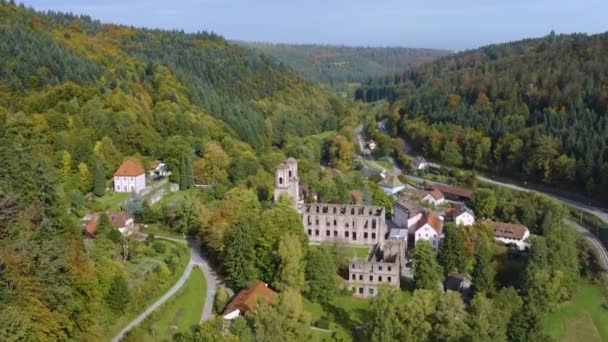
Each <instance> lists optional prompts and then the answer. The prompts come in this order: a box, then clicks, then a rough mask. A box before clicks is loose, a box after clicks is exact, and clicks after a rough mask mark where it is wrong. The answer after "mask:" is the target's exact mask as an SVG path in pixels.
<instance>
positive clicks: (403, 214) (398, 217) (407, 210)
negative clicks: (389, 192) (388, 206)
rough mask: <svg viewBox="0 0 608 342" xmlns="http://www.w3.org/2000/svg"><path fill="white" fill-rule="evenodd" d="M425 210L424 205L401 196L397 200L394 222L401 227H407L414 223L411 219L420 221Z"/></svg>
mask: <svg viewBox="0 0 608 342" xmlns="http://www.w3.org/2000/svg"><path fill="white" fill-rule="evenodd" d="M424 211H425V209H424V207H423V206H421V205H420V204H418V203H416V202H414V201H410V200H407V199H405V198H399V199H397V201H395V208H394V209H393V222H394V223H395V225H396V226H397V227H399V228H407V227H409V226H411V225H412V224H413V223H411V222H409V221H410V220H412V219H415V221H418V220H419V219H420V216H419V215H420V214H421V213H423V212H424Z"/></svg>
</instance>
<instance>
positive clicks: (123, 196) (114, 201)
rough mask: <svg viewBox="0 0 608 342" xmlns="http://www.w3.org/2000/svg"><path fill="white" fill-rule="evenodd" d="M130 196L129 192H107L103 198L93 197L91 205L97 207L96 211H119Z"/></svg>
mask: <svg viewBox="0 0 608 342" xmlns="http://www.w3.org/2000/svg"><path fill="white" fill-rule="evenodd" d="M130 195H131V194H130V193H128V192H114V191H111V192H106V194H105V195H103V196H102V197H93V200H92V201H91V204H92V205H93V206H94V207H95V211H106V210H113V211H118V210H120V207H121V206H122V203H123V202H125V201H126V200H128V199H129V196H130Z"/></svg>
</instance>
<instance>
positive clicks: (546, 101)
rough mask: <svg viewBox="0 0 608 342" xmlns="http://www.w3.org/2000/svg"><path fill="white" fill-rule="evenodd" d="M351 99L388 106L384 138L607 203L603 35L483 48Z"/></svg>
mask: <svg viewBox="0 0 608 342" xmlns="http://www.w3.org/2000/svg"><path fill="white" fill-rule="evenodd" d="M355 98H357V99H359V100H364V101H376V100H379V99H388V100H389V101H391V102H393V103H394V106H395V108H394V111H393V115H392V117H391V120H390V122H391V131H392V133H393V134H395V135H396V134H402V135H404V136H405V137H406V138H407V139H408V140H409V141H410V142H411V143H413V144H414V146H415V147H417V148H418V149H419V150H421V151H423V152H424V153H425V154H427V155H429V156H431V157H435V158H439V159H442V160H443V161H444V162H448V163H451V164H453V165H456V166H458V165H463V166H467V167H470V168H474V169H481V170H488V171H494V172H497V173H501V174H505V175H509V176H515V177H519V178H520V179H522V180H525V181H536V182H543V183H546V184H549V185H552V186H555V187H559V188H562V189H563V188H571V189H577V190H584V191H586V192H587V193H588V194H592V195H596V196H598V197H602V198H603V199H605V200H608V33H603V34H596V35H585V34H570V35H565V34H564V35H555V34H553V33H552V34H550V35H547V36H545V37H543V38H538V39H526V40H522V41H518V42H512V43H506V44H496V45H489V46H486V47H482V48H480V49H476V50H471V51H466V52H463V53H459V54H455V55H452V56H448V57H444V58H441V59H439V60H437V61H435V62H432V63H427V64H424V65H421V66H419V67H416V68H412V69H410V70H408V71H406V72H404V73H400V74H396V75H393V76H391V77H382V78H377V79H374V80H372V81H371V82H369V83H368V84H366V85H365V86H363V87H361V88H360V89H358V90H357V91H356V92H355ZM446 151H447V152H446Z"/></svg>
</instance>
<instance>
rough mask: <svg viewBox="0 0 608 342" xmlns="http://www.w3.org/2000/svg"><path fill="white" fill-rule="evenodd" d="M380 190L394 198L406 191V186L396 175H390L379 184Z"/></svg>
mask: <svg viewBox="0 0 608 342" xmlns="http://www.w3.org/2000/svg"><path fill="white" fill-rule="evenodd" d="M378 186H379V187H380V189H382V190H383V191H384V193H386V194H387V195H389V196H392V195H394V194H396V193H399V192H400V191H403V189H405V184H403V183H401V181H400V180H399V178H398V177H397V176H396V175H388V176H386V177H385V178H384V179H382V180H381V181H380V183H378Z"/></svg>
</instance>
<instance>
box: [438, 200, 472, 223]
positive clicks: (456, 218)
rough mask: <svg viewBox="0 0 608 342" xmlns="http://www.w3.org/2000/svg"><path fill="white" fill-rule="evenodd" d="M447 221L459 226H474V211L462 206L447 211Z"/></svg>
mask: <svg viewBox="0 0 608 342" xmlns="http://www.w3.org/2000/svg"><path fill="white" fill-rule="evenodd" d="M445 219H446V221H453V222H454V224H455V225H457V226H472V225H474V224H475V214H474V213H473V210H471V209H469V208H467V207H466V206H464V205H462V204H460V205H457V206H455V207H453V208H447V209H446V210H445Z"/></svg>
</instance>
